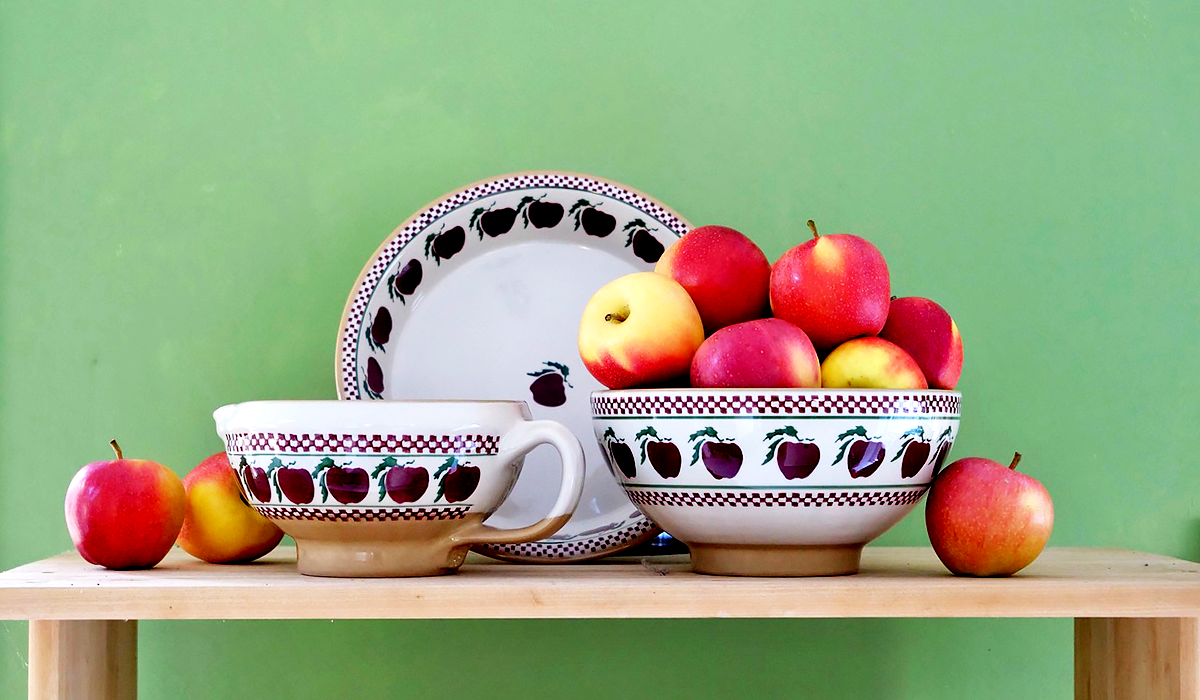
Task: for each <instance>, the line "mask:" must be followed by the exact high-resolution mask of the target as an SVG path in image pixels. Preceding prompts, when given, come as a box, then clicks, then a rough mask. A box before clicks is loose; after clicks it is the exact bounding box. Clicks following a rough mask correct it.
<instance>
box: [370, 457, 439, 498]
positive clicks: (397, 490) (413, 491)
mask: <svg viewBox="0 0 1200 700" xmlns="http://www.w3.org/2000/svg"><path fill="white" fill-rule="evenodd" d="M412 464H413V462H412V460H409V461H407V462H405V463H404V464H398V463H397V462H396V458H395V457H392V456H390V455H389V456H387V457H384V458H383V461H382V462H380V463H379V466H377V467H375V471H373V472H371V478H372V479H378V480H379V500H380V501H383V497H384V494H387V495H388V496H390V497H391V499H392V500H393V501H395V502H397V503H413V502H414V501H417V500H419V499H420V498H421V496H424V495H425V491H426V490H427V489H428V488H429V470H428V469H426V468H425V467H414V466H411V465H412ZM380 476H382V477H383V478H382V479H380V478H379V477H380Z"/></svg>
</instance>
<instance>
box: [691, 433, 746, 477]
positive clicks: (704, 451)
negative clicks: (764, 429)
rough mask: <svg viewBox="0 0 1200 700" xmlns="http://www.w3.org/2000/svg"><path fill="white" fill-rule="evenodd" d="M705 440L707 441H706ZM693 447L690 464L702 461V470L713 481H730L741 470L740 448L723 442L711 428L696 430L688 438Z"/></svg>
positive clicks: (728, 442) (732, 443) (731, 443)
mask: <svg viewBox="0 0 1200 700" xmlns="http://www.w3.org/2000/svg"><path fill="white" fill-rule="evenodd" d="M706 438H707V439H706ZM688 442H691V443H692V444H693V446H694V448H695V449H694V451H693V453H692V464H695V463H696V462H699V461H703V462H704V468H705V469H707V470H708V473H709V474H712V475H713V478H715V479H732V478H733V477H735V476H737V473H738V471H740V470H741V468H742V448H740V447H738V446H737V444H736V443H734V442H732V441H728V440H724V439H722V438H721V436H720V435H718V434H717V431H716V430H715V429H713V428H711V427H708V428H703V429H701V430H697V431H696V432H694V433H692V434H691V435H689V436H688Z"/></svg>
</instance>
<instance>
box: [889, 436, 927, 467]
mask: <svg viewBox="0 0 1200 700" xmlns="http://www.w3.org/2000/svg"><path fill="white" fill-rule="evenodd" d="M929 448H930V445H929V441H928V440H926V439H925V429H924V428H922V427H921V426H919V425H918V426H917V427H915V428H913V429H911V430H906V431H905V432H904V434H903V435H901V436H900V451H899V452H897V453H896V454H895V455H893V456H892V461H893V462H895V461H896V460H897V459H899V460H900V476H901V477H902V478H905V479H911V478H913V477H914V476H916V475H917V474H918V473H920V471H921V469H922V468H923V467H924V466H925V463H926V462H928V461H929Z"/></svg>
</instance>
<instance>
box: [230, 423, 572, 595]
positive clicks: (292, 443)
mask: <svg viewBox="0 0 1200 700" xmlns="http://www.w3.org/2000/svg"><path fill="white" fill-rule="evenodd" d="M214 420H215V421H216V424H217V432H218V433H219V434H220V436H221V438H222V440H223V441H224V442H225V448H226V452H227V453H228V455H229V461H230V464H232V465H233V467H234V470H235V471H236V472H237V477H238V483H239V484H240V485H241V488H242V491H243V495H244V496H245V498H246V500H247V502H248V503H250V505H251V506H253V507H254V508H255V509H256V510H257V511H258V512H260V513H262V514H263V515H264V516H266V517H267V518H269V519H270V520H272V521H273V522H275V523H276V524H277V525H279V527H280V528H282V529H283V531H284V532H286V533H287V534H289V535H291V536H292V537H293V539H295V540H296V545H297V564H298V568H299V569H300V571H301V573H306V574H313V575H323V576H419V575H429V574H436V573H450V572H452V571H453V570H454V569H456V568H457V567H458V566H459V565H460V564H461V563H462V561H463V558H464V556H465V555H466V551H467V549H468V548H469V547H471V546H472V545H475V544H481V543H488V544H505V543H516V542H523V541H530V540H536V539H539V538H543V537H546V536H549V535H551V534H553V533H554V532H555V531H557V530H558V529H559V528H561V527H562V525H563V524H565V523H566V521H567V520H568V519H569V517H570V514H571V513H572V512H573V511H574V509H575V507H576V506H577V504H578V502H579V497H580V494H581V493H582V490H583V451H582V447H581V446H580V444H579V441H578V439H577V438H576V437H575V436H574V434H573V433H571V432H570V431H569V430H568V429H567V428H565V427H564V426H562V425H561V424H559V423H556V422H553V421H548V420H531V419H530V415H529V410H528V408H527V407H526V406H525V404H524V403H521V402H516V401H255V402H249V403H243V404H234V405H230V406H225V407H222V408H220V409H218V410H217V411H216V412H215V414H214ZM542 444H547V445H551V446H552V447H553V448H554V449H555V450H557V451H558V452H559V454H560V455H561V465H562V466H561V469H560V474H561V477H560V479H559V481H558V483H557V485H556V488H555V492H554V494H553V497H552V499H551V503H549V504H548V505H547V507H546V509H545V510H544V511H543V512H542V513H541V514H540V516H539V517H538V518H536V519H535V521H534V522H533V523H532V524H530V525H528V526H526V527H520V528H507V529H501V528H496V527H490V526H486V525H483V524H482V521H483V520H484V519H486V518H487V517H488V516H489V515H491V514H492V513H493V512H494V511H495V510H496V508H497V507H498V506H499V505H500V504H501V503H502V502H503V500H504V498H505V497H506V495H507V494H508V493H509V492H510V490H511V489H512V486H513V484H514V483H516V480H517V477H518V475H519V473H520V471H521V466H522V462H523V460H524V457H525V454H526V453H528V452H529V451H530V450H532V449H533V448H534V447H537V446H538V445H542Z"/></svg>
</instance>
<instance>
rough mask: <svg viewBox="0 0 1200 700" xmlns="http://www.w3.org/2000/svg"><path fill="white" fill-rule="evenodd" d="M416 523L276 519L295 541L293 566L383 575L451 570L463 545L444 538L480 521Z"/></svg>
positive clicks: (316, 572)
mask: <svg viewBox="0 0 1200 700" xmlns="http://www.w3.org/2000/svg"><path fill="white" fill-rule="evenodd" d="M481 519H482V518H481V516H478V515H473V516H467V518H464V519H461V520H445V521H421V522H411V521H410V522H400V523H396V522H357V523H356V522H340V523H327V522H307V521H297V520H291V521H282V520H281V521H276V522H277V524H279V525H280V526H281V527H283V529H284V531H285V532H287V534H289V535H291V536H292V538H293V539H295V540H296V569H297V570H299V572H300V573H302V574H305V575H308V576H330V577H338V578H386V577H407V576H440V575H443V574H452V573H454V572H455V571H457V570H458V567H459V566H461V565H462V563H463V561H464V560H465V559H466V556H467V550H468V549H469V548H470V546H469V545H460V546H454V545H453V544H452V543H451V542H450V540H449V537H450V535H452V534H453V533H455V532H457V531H459V530H461V529H462V528H463V526H464V523H467V522H471V521H473V520H481Z"/></svg>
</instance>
